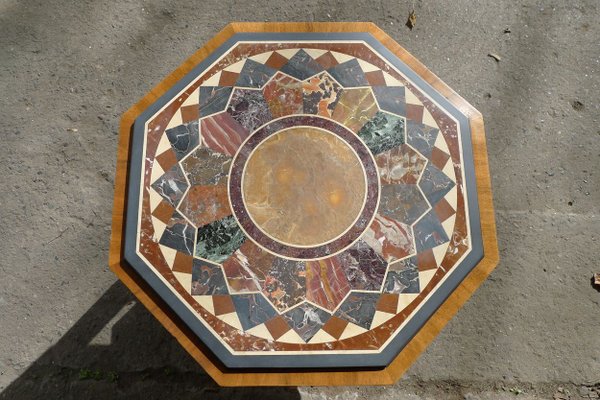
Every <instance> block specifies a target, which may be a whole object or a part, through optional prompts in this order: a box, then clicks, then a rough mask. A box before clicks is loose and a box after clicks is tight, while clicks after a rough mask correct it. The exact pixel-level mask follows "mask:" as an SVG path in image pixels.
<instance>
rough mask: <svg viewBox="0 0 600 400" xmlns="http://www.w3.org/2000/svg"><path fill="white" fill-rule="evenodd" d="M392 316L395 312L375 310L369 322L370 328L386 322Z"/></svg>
mask: <svg viewBox="0 0 600 400" xmlns="http://www.w3.org/2000/svg"><path fill="white" fill-rule="evenodd" d="M394 316H395V314H390V313H386V312H383V311H375V315H374V316H373V321H372V322H371V329H373V328H376V327H378V326H379V325H381V324H384V323H386V322H387V321H389V320H390V319H391V318H393V317H394Z"/></svg>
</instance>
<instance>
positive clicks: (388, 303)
mask: <svg viewBox="0 0 600 400" xmlns="http://www.w3.org/2000/svg"><path fill="white" fill-rule="evenodd" d="M397 308H398V295H397V294H395V293H383V294H382V295H381V297H379V302H378V303H377V307H376V309H377V311H383V312H386V313H390V314H396V309H397Z"/></svg>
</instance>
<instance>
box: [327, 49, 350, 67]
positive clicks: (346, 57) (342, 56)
mask: <svg viewBox="0 0 600 400" xmlns="http://www.w3.org/2000/svg"><path fill="white" fill-rule="evenodd" d="M331 55H332V56H333V58H335V59H336V60H337V62H338V63H339V64H341V63H344V62H346V61H350V60H352V59H353V58H355V57H353V56H349V55H348V54H343V53H338V52H337V51H332V52H331Z"/></svg>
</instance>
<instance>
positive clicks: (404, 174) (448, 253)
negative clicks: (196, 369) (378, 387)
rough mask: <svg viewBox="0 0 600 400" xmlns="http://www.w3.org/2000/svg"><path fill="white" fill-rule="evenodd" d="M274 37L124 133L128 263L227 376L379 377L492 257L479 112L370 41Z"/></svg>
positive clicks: (214, 56) (161, 102)
mask: <svg viewBox="0 0 600 400" xmlns="http://www.w3.org/2000/svg"><path fill="white" fill-rule="evenodd" d="M348 29H349V28H348ZM266 30H267V31H260V32H248V31H246V32H239V31H238V32H233V33H232V34H231V35H230V36H229V37H228V38H227V39H226V40H225V39H224V40H221V41H220V42H221V43H220V44H219V45H218V46H214V48H212V49H211V51H210V52H208V51H205V53H206V55H207V56H206V57H204V58H203V59H202V60H201V61H199V62H197V63H195V64H194V65H193V67H192V66H188V67H187V69H188V71H186V72H187V74H185V75H184V76H182V77H181V78H180V79H177V80H171V82H169V84H168V87H165V88H164V89H163V92H164V93H163V94H162V95H161V96H153V98H152V100H151V101H147V102H146V103H147V104H146V105H145V106H144V108H143V110H141V109H139V110H136V111H138V112H137V113H136V115H135V116H134V118H133V117H130V119H129V121H130V122H129V123H128V124H127V126H126V128H127V129H129V132H128V133H129V134H130V136H129V137H128V138H127V140H128V143H129V147H130V153H129V154H128V157H127V160H126V161H127V163H128V173H127V179H128V183H127V187H126V188H125V187H123V190H124V191H126V197H127V206H126V209H124V210H123V211H122V213H123V214H122V215H123V216H124V218H125V220H124V235H123V237H122V238H119V239H122V240H120V242H119V243H120V248H121V250H122V254H123V257H122V261H124V262H125V263H127V264H128V266H130V267H132V268H133V270H134V271H135V272H134V274H135V275H136V279H137V280H139V281H141V282H143V284H144V285H145V287H147V290H148V291H151V292H152V293H153V295H154V296H158V298H160V300H161V302H164V305H165V307H164V309H165V310H166V312H167V314H169V315H172V318H171V319H172V320H177V321H178V323H179V324H181V325H182V326H184V328H183V329H185V330H186V331H188V332H189V336H191V337H193V340H197V341H198V343H199V344H198V346H197V347H198V348H202V349H203V352H204V354H205V355H206V356H207V357H208V358H210V359H211V360H213V361H212V362H213V364H216V365H219V366H220V368H221V370H230V371H238V372H239V373H241V374H243V373H244V372H245V371H246V372H248V371H251V370H256V369H263V370H265V371H267V372H269V371H271V372H272V371H274V370H275V369H276V370H278V371H285V370H286V369H290V370H291V369H304V370H306V371H310V370H314V369H332V370H333V369H340V368H342V369H343V368H346V369H351V368H352V369H359V370H360V369H373V368H375V369H377V368H379V369H385V368H386V367H388V366H389V365H390V364H391V363H392V362H393V361H394V360H395V359H396V358H397V356H398V355H399V354H400V353H401V352H402V351H403V350H404V349H405V348H406V347H407V345H408V344H409V343H410V342H411V340H413V339H414V338H415V335H416V334H417V333H418V332H419V331H420V330H422V329H423V328H424V327H426V325H427V322H428V321H429V320H430V319H431V318H432V316H433V315H434V314H435V313H436V311H437V310H438V309H439V307H440V306H441V305H442V304H443V303H444V301H446V299H447V298H448V297H449V296H450V295H451V294H452V293H453V291H455V290H457V288H460V285H461V283H462V282H463V280H464V279H465V278H466V277H467V275H468V274H469V273H470V272H471V271H472V270H473V269H474V268H475V267H476V266H477V265H478V263H479V262H480V261H481V260H482V258H483V256H484V237H483V233H482V220H481V218H480V216H481V209H480V208H481V207H482V206H481V204H480V201H479V198H478V186H477V181H476V168H475V158H474V150H473V149H474V147H473V146H474V145H473V137H474V132H473V131H472V130H473V126H472V125H473V124H472V122H471V120H472V119H473V114H472V112H471V111H470V110H469V109H467V108H465V107H464V106H461V104H457V101H456V100H454V101H453V99H451V98H449V96H448V95H447V94H446V93H443V92H440V90H438V89H436V88H435V87H434V86H433V85H432V84H431V82H428V79H427V77H423V72H422V71H418V70H417V71H416V70H415V69H414V68H413V67H411V66H410V65H408V64H407V62H406V59H405V60H403V59H402V57H401V56H402V54H400V56H399V55H398V52H394V51H393V50H390V48H388V47H387V46H386V45H385V44H383V43H382V42H381V41H380V40H378V38H377V37H376V36H374V35H373V32H368V31H367V32H311V31H310V30H314V29H306V31H300V30H296V31H295V30H293V29H290V31H288V32H268V29H266ZM405 58H406V57H405ZM430 80H431V78H430ZM461 100H462V99H461ZM482 133H483V132H481V134H482ZM488 179H489V177H488ZM485 206H488V204H487V203H486V204H485ZM490 207H491V206H490ZM492 224H493V220H492ZM494 241H495V237H494ZM492 251H493V250H492ZM159 319H160V318H159Z"/></svg>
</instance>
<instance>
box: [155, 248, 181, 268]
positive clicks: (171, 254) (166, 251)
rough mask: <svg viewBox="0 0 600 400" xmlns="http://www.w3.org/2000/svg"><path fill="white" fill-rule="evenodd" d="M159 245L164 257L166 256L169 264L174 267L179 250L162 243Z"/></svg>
mask: <svg viewBox="0 0 600 400" xmlns="http://www.w3.org/2000/svg"><path fill="white" fill-rule="evenodd" d="M158 246H159V247H160V251H161V252H162V254H163V257H164V258H165V261H166V262H167V265H168V266H169V268H171V269H172V268H173V263H174V262H175V255H176V254H177V250H175V249H172V248H170V247H167V246H163V245H162V244H159V245H158Z"/></svg>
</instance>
